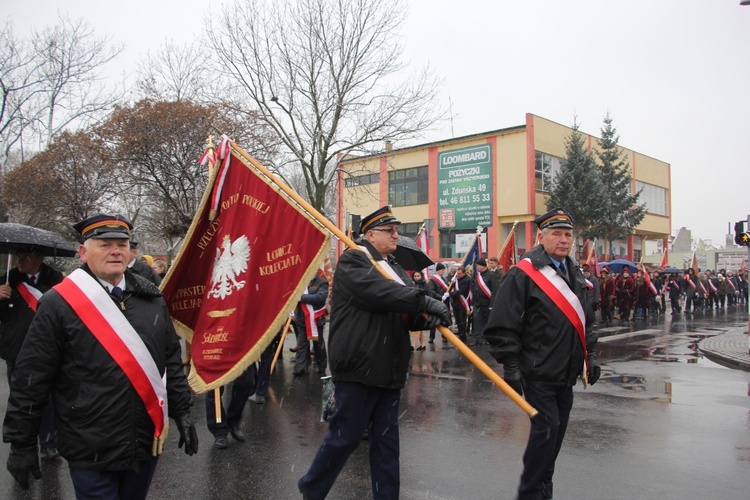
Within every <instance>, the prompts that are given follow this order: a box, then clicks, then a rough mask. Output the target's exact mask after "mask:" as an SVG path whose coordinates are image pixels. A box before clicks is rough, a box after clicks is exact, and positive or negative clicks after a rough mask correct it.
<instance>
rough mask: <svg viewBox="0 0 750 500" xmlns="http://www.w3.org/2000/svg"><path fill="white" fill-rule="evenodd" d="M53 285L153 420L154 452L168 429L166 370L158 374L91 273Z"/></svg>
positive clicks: (75, 273) (79, 272)
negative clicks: (118, 370) (119, 370)
mask: <svg viewBox="0 0 750 500" xmlns="http://www.w3.org/2000/svg"><path fill="white" fill-rule="evenodd" d="M54 288H55V290H57V292H58V293H59V294H60V295H61V296H62V298H63V299H65V301H66V302H67V303H68V305H70V307H71V308H72V309H73V312H75V313H76V315H77V316H78V317H79V318H80V319H81V321H83V324H84V325H86V328H88V329H89V331H90V332H91V333H92V334H93V335H94V337H96V339H97V340H98V341H99V342H100V343H101V345H102V347H104V349H105V350H106V351H107V352H108V353H109V355H110V356H112V359H114V360H115V362H116V363H117V364H118V366H119V367H120V368H121V369H122V371H123V372H124V373H125V375H126V376H127V377H128V379H129V380H130V383H131V384H133V388H134V389H135V390H136V392H138V395H139V396H140V397H141V400H143V404H144V405H145V406H146V410H147V411H148V415H149V417H151V421H152V422H153V423H154V438H155V442H154V454H155V455H156V454H157V452H156V450H157V441H158V442H159V443H161V442H163V440H164V439H165V438H166V431H167V420H168V408H167V386H166V380H165V379H166V373H165V375H164V377H162V376H161V375H159V369H158V368H157V366H156V363H155V362H154V358H153V357H151V354H150V353H149V351H148V349H147V348H146V345H145V344H144V343H143V340H142V339H141V337H140V336H139V335H138V333H137V332H136V331H135V329H134V328H133V326H132V325H131V324H130V323H129V322H128V320H127V319H126V318H125V316H124V315H123V314H122V312H121V311H120V310H119V308H118V307H117V306H116V305H115V303H114V302H113V301H112V299H111V298H110V296H109V294H108V293H107V291H106V290H105V289H104V288H103V287H102V285H101V284H100V283H99V282H98V281H97V280H96V279H94V278H93V277H92V276H91V275H90V274H88V273H87V272H86V271H84V270H82V269H76V270H75V271H73V272H72V273H70V275H69V276H68V277H66V278H65V279H64V280H63V281H62V282H61V283H59V284H58V285H56V286H55V287H54ZM159 448H160V446H159ZM160 451H161V450H160V449H159V452H160Z"/></svg>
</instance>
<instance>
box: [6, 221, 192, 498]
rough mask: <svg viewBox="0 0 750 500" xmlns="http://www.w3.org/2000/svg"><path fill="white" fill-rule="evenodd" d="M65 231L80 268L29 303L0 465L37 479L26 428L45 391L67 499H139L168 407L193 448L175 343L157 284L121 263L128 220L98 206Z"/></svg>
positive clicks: (21, 478)
mask: <svg viewBox="0 0 750 500" xmlns="http://www.w3.org/2000/svg"><path fill="white" fill-rule="evenodd" d="M75 228H76V230H78V231H79V233H80V234H81V236H82V238H83V240H84V243H83V244H82V245H80V247H79V253H80V255H81V260H82V261H83V263H84V265H83V267H81V268H80V269H77V270H75V271H73V273H71V274H70V276H68V277H67V278H65V279H64V280H63V281H62V282H61V283H60V284H58V285H56V286H55V287H54V288H52V290H50V291H48V292H47V293H46V294H45V295H44V297H43V298H42V300H41V301H40V302H39V307H38V309H37V314H36V316H35V317H34V320H33V321H32V323H31V326H30V328H29V333H28V335H27V337H26V341H25V342H24V344H23V346H22V347H21V350H20V352H19V354H18V358H17V361H16V366H15V369H14V376H13V381H12V383H11V388H10V396H9V398H8V411H7V413H6V415H5V422H4V426H3V440H4V441H5V442H6V443H10V445H11V446H10V455H9V457H8V462H7V467H8V470H9V471H10V473H11V475H12V476H13V477H14V478H15V479H16V481H18V482H19V483H20V485H21V487H22V488H28V487H29V482H28V479H29V478H28V476H29V474H32V475H33V476H34V477H35V478H37V479H39V478H40V477H41V473H40V470H39V463H38V458H37V447H36V434H37V431H38V429H39V421H40V419H41V410H40V408H42V407H43V406H44V403H45V402H46V401H47V398H48V397H49V394H50V392H51V393H52V399H53V402H54V407H55V416H56V424H57V430H58V448H59V450H60V453H61V454H62V456H63V457H65V459H66V460H67V461H68V465H69V467H70V476H71V479H72V480H73V486H74V488H75V490H76V496H78V497H79V498H91V497H92V495H94V492H95V493H96V495H97V496H99V497H102V498H145V497H146V494H147V493H148V489H149V485H150V482H151V478H152V477H153V473H154V470H155V468H156V463H157V460H158V455H159V454H160V453H161V448H162V446H163V443H164V440H165V438H166V428H167V425H168V420H167V415H168V416H170V417H172V419H174V421H175V423H176V424H177V430H178V431H179V433H180V442H179V446H180V447H182V446H183V445H184V446H185V452H186V453H187V454H188V455H192V454H194V453H195V452H196V451H197V449H198V439H197V435H196V432H195V427H194V426H193V424H192V422H191V419H190V404H191V398H190V389H189V387H188V385H187V380H186V378H185V373H184V371H183V369H182V363H181V359H180V345H179V342H178V339H177V335H176V334H175V331H174V327H173V326H172V322H171V320H170V317H169V310H168V308H167V304H166V303H165V302H164V299H163V298H162V296H161V293H160V292H159V290H158V289H157V288H156V287H155V286H154V285H153V284H152V283H150V282H149V281H147V280H145V279H143V278H141V277H139V276H136V275H135V274H133V273H132V272H130V271H129V270H127V262H128V258H129V248H128V239H129V232H130V230H131V229H132V225H131V224H130V222H129V221H127V219H125V218H124V217H122V216H110V215H104V214H99V215H95V216H92V217H89V218H87V219H85V220H83V221H81V222H79V223H78V224H76V225H75ZM30 382H32V383H30Z"/></svg>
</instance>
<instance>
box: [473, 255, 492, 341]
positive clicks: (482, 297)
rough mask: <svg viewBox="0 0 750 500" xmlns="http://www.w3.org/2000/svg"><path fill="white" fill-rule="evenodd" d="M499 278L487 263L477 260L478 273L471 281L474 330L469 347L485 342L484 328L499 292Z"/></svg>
mask: <svg viewBox="0 0 750 500" xmlns="http://www.w3.org/2000/svg"><path fill="white" fill-rule="evenodd" d="M498 284H499V277H498V275H497V274H495V273H493V272H492V271H490V270H489V268H488V267H487V261H486V260H484V259H479V260H477V272H476V273H475V276H474V279H473V280H471V296H472V300H473V305H474V314H473V316H474V328H473V330H472V332H471V338H470V339H469V346H475V345H479V344H481V343H482V341H483V335H484V328H485V326H486V325H487V320H488V319H489V317H490V309H491V306H492V295H493V294H494V293H495V290H497V286H498Z"/></svg>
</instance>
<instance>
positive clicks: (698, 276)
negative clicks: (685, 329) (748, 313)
mask: <svg viewBox="0 0 750 500" xmlns="http://www.w3.org/2000/svg"><path fill="white" fill-rule="evenodd" d="M583 270H584V275H586V278H587V279H588V280H589V281H590V282H591V283H592V285H593V286H592V287H591V288H590V289H589V294H590V295H591V298H592V300H593V302H594V307H595V309H600V310H601V312H600V314H601V324H602V325H604V326H611V325H613V324H614V323H615V322H616V321H619V322H620V324H624V323H627V322H630V321H635V320H645V319H648V318H649V317H650V318H654V317H658V316H659V315H663V314H666V310H667V303H669V306H670V308H671V314H672V315H677V314H682V313H685V314H694V313H697V312H702V313H706V312H712V311H723V310H724V309H726V308H727V307H734V306H737V305H746V304H747V300H748V296H747V283H748V276H747V271H746V270H744V271H737V272H732V271H727V270H725V269H720V270H719V271H710V270H707V271H703V272H701V271H700V270H698V271H697V272H696V271H695V270H693V269H687V270H685V271H684V272H683V273H668V274H666V273H662V272H661V271H659V270H655V271H651V272H647V271H643V270H637V271H635V272H633V270H632V269H630V268H629V267H627V266H625V267H623V269H622V270H621V272H620V273H614V272H611V270H610V268H609V267H607V266H604V267H603V268H602V270H601V273H600V276H599V277H598V278H596V277H593V276H591V273H590V271H589V269H588V267H587V266H585V265H584V266H583ZM646 273H648V274H646Z"/></svg>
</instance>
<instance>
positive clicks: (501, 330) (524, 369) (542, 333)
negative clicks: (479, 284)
mask: <svg viewBox="0 0 750 500" xmlns="http://www.w3.org/2000/svg"><path fill="white" fill-rule="evenodd" d="M534 222H535V223H536V224H537V226H539V229H540V230H541V233H540V236H539V245H538V246H536V247H535V248H533V249H532V250H531V251H529V252H528V253H526V254H525V255H524V256H523V258H522V259H521V261H520V262H518V264H517V265H516V266H515V267H513V268H511V269H510V271H508V273H507V274H506V275H505V278H503V280H502V281H501V282H500V286H499V288H498V291H497V293H496V294H495V298H494V299H493V303H492V312H491V313H490V319H489V323H488V324H487V328H486V329H485V338H486V339H487V340H488V341H489V343H490V344H491V346H492V348H491V350H490V352H491V354H492V355H493V357H495V359H496V360H497V361H498V362H501V363H503V368H504V370H505V375H504V378H505V381H506V382H508V384H510V385H511V387H513V388H514V389H515V390H516V391H518V392H519V394H521V393H524V395H525V396H526V400H527V401H528V402H529V403H530V404H531V405H532V406H533V407H534V408H536V409H537V410H538V411H539V414H538V415H537V416H536V417H534V418H533V419H531V429H530V432H529V440H528V443H527V445H526V451H525V453H524V456H523V465H524V469H523V473H522V475H521V482H520V485H519V487H518V498H519V499H521V500H525V499H547V498H552V475H553V472H554V470H555V460H556V459H557V455H558V453H559V451H560V447H561V446H562V442H563V438H564V437H565V430H566V428H567V425H568V417H569V415H570V410H571V408H572V407H573V386H574V385H575V384H576V378H577V377H578V376H582V377H583V379H584V386H585V383H586V377H588V382H589V383H591V384H594V383H596V381H597V380H598V379H599V375H600V372H601V370H600V368H599V366H598V364H597V362H596V354H595V348H596V340H597V337H596V334H594V333H592V332H590V331H589V330H588V328H587V327H588V326H590V325H591V323H593V317H594V315H593V310H592V307H591V303H590V301H589V296H588V294H587V293H586V288H587V287H586V283H585V281H584V278H583V275H582V274H581V270H580V268H579V267H578V265H577V264H576V263H575V261H574V260H573V259H572V258H571V257H569V254H570V246H571V245H572V244H573V241H574V240H573V220H572V218H571V217H570V215H569V214H568V213H567V212H566V211H565V210H562V209H560V208H556V209H553V210H551V211H549V212H548V213H546V214H544V215H541V216H539V217H537V218H536V219H535V220H534Z"/></svg>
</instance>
